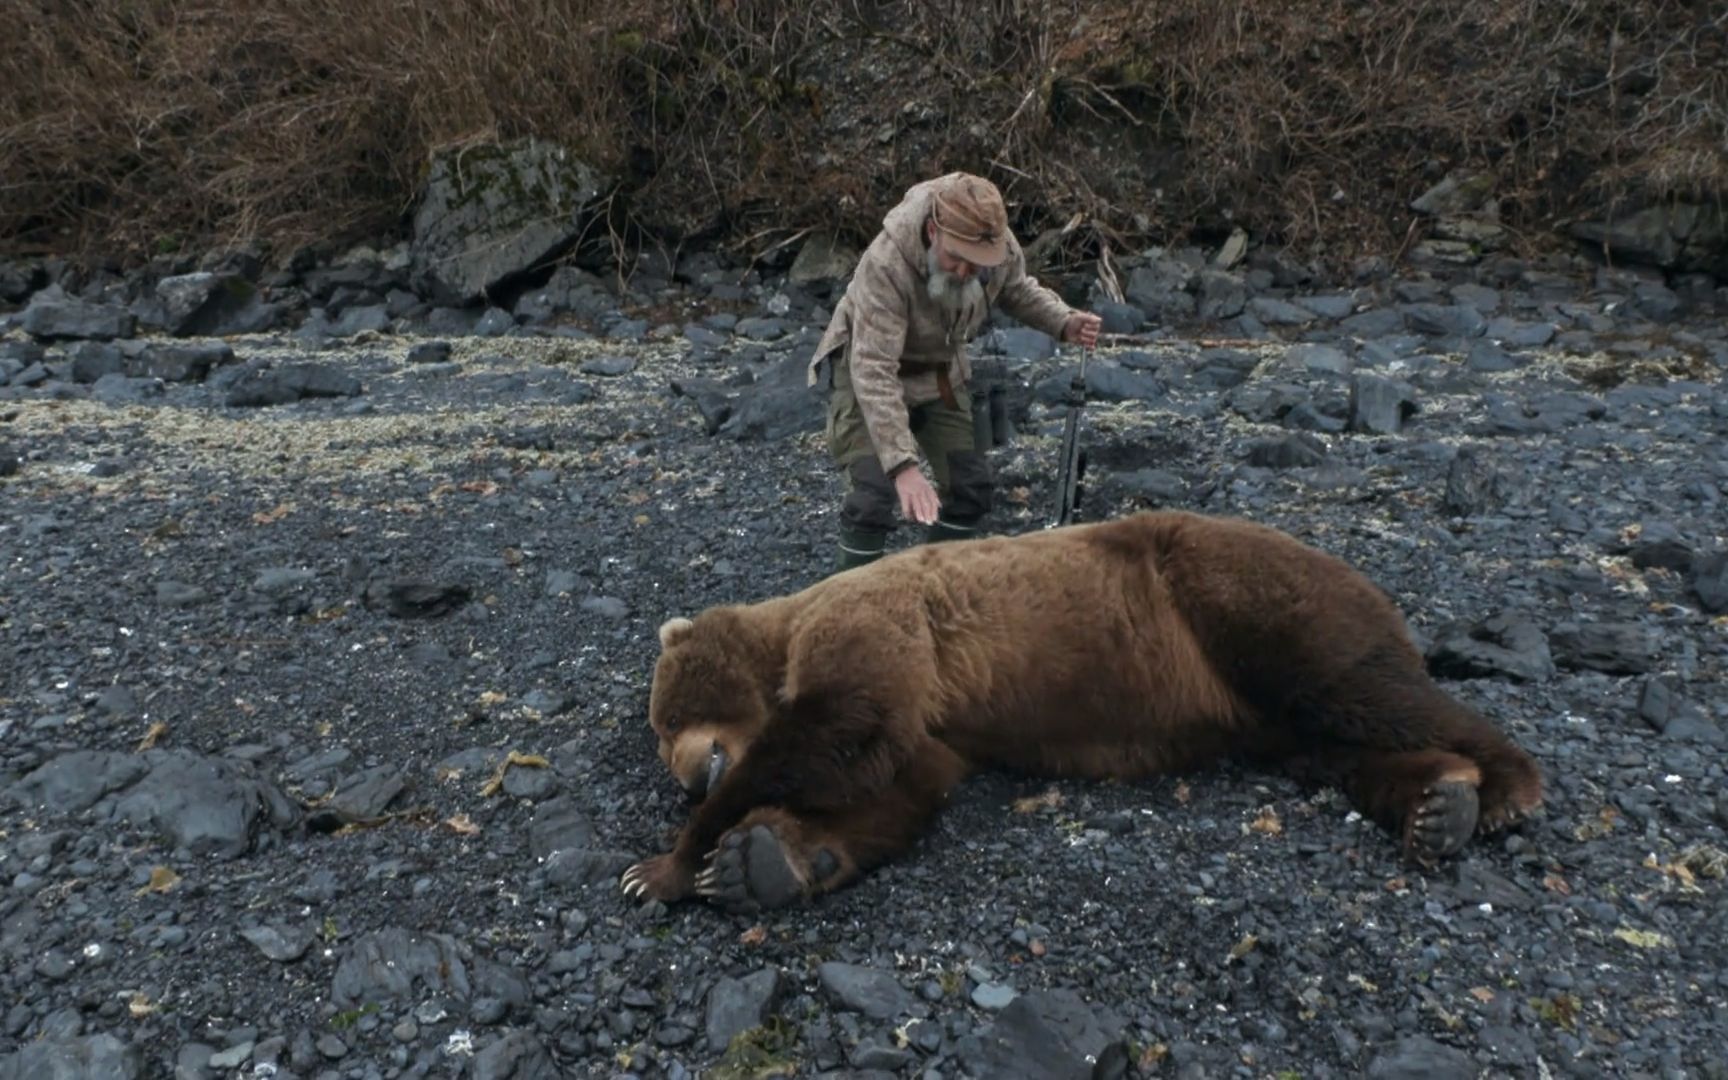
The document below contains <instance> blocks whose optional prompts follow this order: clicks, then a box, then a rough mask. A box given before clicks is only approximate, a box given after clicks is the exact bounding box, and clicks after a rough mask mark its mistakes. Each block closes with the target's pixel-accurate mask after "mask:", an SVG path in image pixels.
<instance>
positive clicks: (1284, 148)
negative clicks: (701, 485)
mask: <svg viewBox="0 0 1728 1080" xmlns="http://www.w3.org/2000/svg"><path fill="white" fill-rule="evenodd" d="M6 21H7V23H8V26H7V33H6V34H5V35H3V36H0V82H3V83H4V84H5V85H6V86H7V87H8V91H7V93H6V94H4V95H0V191H3V192H5V198H4V199H0V252H6V251H10V252H11V253H14V254H17V253H22V254H43V253H62V252H73V251H81V252H87V253H100V254H103V255H105V256H110V257H114V256H118V257H138V256H147V255H151V254H159V253H165V252H171V251H175V250H181V249H185V248H196V247H199V246H203V245H208V244H210V243H213V242H218V241H222V240H231V239H238V238H249V239H258V240H264V241H266V242H268V243H269V244H270V245H271V246H273V247H276V248H277V249H278V250H280V251H283V252H289V251H292V250H294V249H295V248H296V247H298V246H299V245H302V244H306V243H324V244H331V245H340V244H345V243H349V242H352V241H356V240H363V239H364V240H373V241H376V240H378V239H380V238H384V237H388V236H389V235H391V234H393V233H395V232H398V231H399V230H400V229H401V227H402V224H403V220H404V215H405V211H406V210H407V209H408V208H409V207H410V206H411V204H412V202H413V200H414V198H415V196H416V193H417V191H418V185H419V182H420V179H421V177H422V174H423V171H424V168H425V164H426V162H427V160H428V155H429V154H430V153H431V152H432V151H433V150H435V149H437V148H439V147H443V146H449V145H450V144H452V143H462V142H465V141H470V140H489V139H512V138H517V137H522V136H539V137H543V138H549V139H553V140H556V141H558V142H561V143H564V144H566V145H568V146H570V147H572V148H574V149H575V150H576V151H577V152H578V153H580V154H582V155H584V156H585V157H586V158H588V159H590V160H592V161H593V162H595V163H596V164H597V165H598V166H600V167H601V168H603V169H604V170H605V171H606V172H607V173H608V175H610V176H612V177H614V178H616V180H617V182H618V193H619V195H620V196H621V197H620V198H619V199H617V200H616V202H615V205H614V209H615V210H616V211H617V212H616V213H615V214H614V215H613V222H612V223H613V224H614V225H615V226H617V227H619V228H620V230H621V231H622V232H624V233H628V232H629V231H630V230H631V229H632V227H640V228H643V229H646V230H647V231H648V232H649V233H651V234H653V235H655V236H656V237H658V238H660V239H662V240H667V239H670V240H672V241H674V242H682V243H723V244H728V245H732V246H734V247H735V248H736V249H737V250H739V251H741V252H746V253H752V254H754V253H758V252H760V251H763V250H766V249H769V248H771V247H773V245H775V244H776V243H779V242H780V241H785V240H789V239H790V238H793V237H795V236H797V235H799V233H800V231H801V230H805V229H825V228H839V229H841V230H844V231H849V232H852V233H855V234H867V231H868V230H869V229H870V227H871V225H872V224H873V222H874V221H875V220H876V219H877V217H878V215H879V213H880V212H881V210H882V208H883V207H884V206H885V205H887V204H888V203H890V202H891V201H892V199H893V198H894V197H895V196H896V195H897V194H898V193H899V192H900V191H901V190H902V189H903V188H904V187H905V186H906V184H908V183H909V182H911V181H912V180H913V179H915V178H917V177H919V176H921V175H924V174H928V173H930V172H932V171H934V170H937V169H941V168H951V167H964V168H970V169H973V170H977V171H982V172H985V173H987V174H989V175H991V176H992V177H994V178H996V179H997V180H998V181H1000V182H1001V183H1002V184H1003V185H1004V186H1005V187H1006V188H1008V190H1009V193H1010V196H1011V198H1012V199H1013V200H1015V202H1016V204H1017V206H1019V207H1020V208H1021V220H1019V221H1017V222H1016V225H1017V227H1019V228H1020V229H1022V230H1023V231H1027V232H1034V233H1036V232H1041V231H1045V230H1047V229H1050V228H1052V227H1055V226H1059V225H1061V224H1063V223H1064V222H1066V221H1069V220H1070V219H1071V218H1072V217H1073V215H1075V214H1081V215H1084V218H1083V219H1082V225H1081V227H1079V228H1076V229H1075V230H1073V231H1072V232H1071V233H1068V234H1066V235H1065V236H1064V237H1063V242H1062V245H1061V250H1064V251H1071V252H1072V253H1073V254H1075V255H1080V256H1084V255H1086V254H1089V253H1090V252H1091V251H1093V250H1095V248H1096V241H1097V240H1099V239H1109V240H1111V241H1113V242H1115V243H1117V244H1118V245H1134V244H1139V243H1145V242H1170V241H1172V240H1177V239H1180V234H1182V233H1184V232H1192V231H1198V232H1199V233H1200V234H1202V236H1201V238H1205V234H1208V233H1222V232H1227V231H1228V230H1229V229H1230V228H1232V227H1235V226H1242V227H1244V228H1246V229H1248V230H1249V231H1250V232H1251V233H1253V234H1255V235H1256V236H1257V237H1259V238H1263V239H1269V240H1272V241H1274V242H1281V243H1282V242H1288V243H1293V244H1297V245H1299V246H1300V247H1301V249H1302V251H1303V254H1304V256H1305V257H1309V256H1316V255H1318V256H1322V257H1325V258H1328V259H1331V260H1336V261H1338V262H1344V261H1347V260H1348V259H1349V258H1350V257H1353V256H1355V255H1357V254H1360V253H1363V252H1365V251H1377V252H1381V253H1394V252H1398V251H1401V250H1403V249H1405V248H1406V247H1407V246H1408V245H1409V244H1410V243H1411V242H1412V241H1413V240H1415V239H1419V237H1418V236H1417V235H1416V233H1415V231H1419V230H1420V229H1421V228H1423V227H1425V226H1424V225H1423V224H1422V219H1420V218H1419V216H1418V215H1415V214H1413V213H1412V212H1411V211H1410V210H1409V203H1410V201H1411V199H1412V198H1414V197H1416V196H1417V195H1419V194H1420V193H1421V192H1423V191H1424V190H1426V189H1428V188H1429V187H1430V186H1432V185H1433V184H1434V183H1435V182H1436V181H1437V180H1439V179H1440V178H1441V177H1442V176H1443V175H1445V174H1446V173H1447V172H1449V171H1453V170H1458V171H1461V172H1465V173H1471V172H1480V171H1487V172H1489V173H1491V174H1492V175H1493V177H1494V191H1495V195H1496V198H1497V199H1498V204H1497V206H1496V207H1495V209H1496V211H1497V213H1498V216H1499V219H1500V220H1501V222H1503V223H1504V224H1505V225H1506V227H1507V228H1508V229H1509V230H1510V231H1511V233H1512V234H1513V235H1514V236H1515V237H1518V238H1521V239H1524V240H1526V241H1529V240H1533V239H1535V238H1539V237H1542V236H1544V235H1546V234H1547V233H1548V231H1549V229H1550V228H1551V227H1552V225H1553V224H1554V223H1555V222H1556V221H1558V220H1560V219H1563V218H1566V217H1568V216H1571V215H1584V216H1595V217H1600V216H1602V215H1604V214H1606V213H1608V212H1610V211H1615V210H1624V209H1625V208H1627V207H1630V206H1633V205H1636V204H1639V203H1641V202H1644V201H1647V200H1652V199H1660V198H1664V197H1679V198H1684V199H1689V200H1695V201H1699V200H1701V201H1707V200H1710V199H1712V198H1719V197H1720V196H1721V194H1722V193H1724V192H1725V191H1728V152H1725V148H1724V145H1723V142H1722V132H1723V131H1724V130H1725V129H1728V75H1724V74H1723V73H1724V72H1728V45H1725V44H1724V42H1725V40H1728V38H1725V36H1724V32H1723V31H1724V27H1723V24H1722V22H1721V17H1720V15H1719V14H1718V15H1716V16H1715V21H1714V22H1713V21H1712V15H1711V9H1710V6H1709V5H1701V4H1689V3H1677V2H1661V0H1605V2H1598V3H1590V4H1578V3H1570V4H1552V3H1547V4H1541V3H1535V2H1528V3H1525V2H1519V3H1511V4H1508V3H1505V2H1503V0H1460V2H1457V3H1451V4H1435V3H1429V2H1426V0H1397V2H1394V3H1386V4H1362V3H1350V2H1345V0H1298V2H1294V3H1291V2H1286V0H1229V2H1226V3H1215V2H1212V0H1178V2H1175V3H1166V4H1159V5H1137V4H1129V3H1121V2H1114V0H1110V2H1078V0H1070V2H1060V0H982V2H972V3H967V4H960V3H957V2H953V0H919V2H916V3H913V2H896V3H886V2H884V3H873V4H859V3H856V2H852V0H812V2H804V3H797V4H793V3H783V2H770V0H721V2H714V0H660V2H645V0H622V2H620V0H613V2H609V3H600V2H598V0H530V2H527V3H511V4H503V3H500V2H498V0H434V2H430V3H424V4H416V5H412V6H410V7H408V8H404V7H403V6H402V5H400V4H397V3H394V2H390V0H352V2H349V0H343V2H341V3H337V2H336V0H258V2H255V3H248V4H240V3H236V2H233V0H202V2H199V3H193V4H187V3H182V2H177V0H139V2H136V3H129V4H125V5H112V4H97V3H91V2H88V0H82V2H76V3H61V2H49V0H30V2H28V3H26V4H24V5H21V6H15V7H14V9H13V12H12V14H10V15H9V17H8V19H7V20H6ZM1413 230H1415V231H1413Z"/></svg>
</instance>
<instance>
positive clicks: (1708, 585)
mask: <svg viewBox="0 0 1728 1080" xmlns="http://www.w3.org/2000/svg"><path fill="white" fill-rule="evenodd" d="M1691 578H1692V591H1693V592H1694V593H1696V594H1697V595H1698V602H1699V603H1700V604H1701V605H1702V606H1703V608H1704V610H1705V611H1708V612H1709V613H1710V614H1712V615H1722V614H1728V552H1714V553H1703V552H1701V553H1699V554H1698V555H1696V556H1695V557H1694V558H1693V560H1692V566H1691Z"/></svg>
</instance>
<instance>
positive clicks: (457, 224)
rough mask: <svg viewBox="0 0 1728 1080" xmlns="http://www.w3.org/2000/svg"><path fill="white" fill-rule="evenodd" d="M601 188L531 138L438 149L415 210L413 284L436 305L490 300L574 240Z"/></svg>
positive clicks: (578, 166) (558, 150)
mask: <svg viewBox="0 0 1728 1080" xmlns="http://www.w3.org/2000/svg"><path fill="white" fill-rule="evenodd" d="M607 187H608V184H607V182H606V181H605V180H604V179H603V178H602V177H601V175H600V174H599V173H597V172H596V171H595V170H594V169H593V168H591V167H589V166H588V165H587V164H586V163H584V162H582V161H580V160H578V159H577V158H576V157H575V156H574V155H573V154H571V153H570V152H569V151H567V150H565V149H564V148H563V147H560V146H556V145H553V144H550V143H545V142H541V141H538V140H534V139H529V140H525V141H523V142H519V143H512V144H509V145H492V144H485V145H480V146H466V147H460V148H456V149H452V150H447V151H444V152H442V153H440V154H438V155H437V156H435V157H434V158H433V161H432V164H431V168H430V171H429V172H428V174H427V178H426V186H425V188H424V190H423V191H422V193H421V198H420V205H419V207H418V208H417V209H416V210H415V212H414V227H413V241H412V252H413V273H414V280H415V285H416V287H417V288H418V289H419V291H420V292H421V293H422V294H423V295H426V296H428V297H430V298H431V299H432V300H433V301H434V302H436V303H440V304H448V305H453V306H461V305H465V304H470V303H477V302H480V301H482V300H487V301H495V300H496V299H497V297H496V295H495V294H496V293H497V292H498V291H499V290H500V289H502V288H505V287H507V286H509V285H510V284H511V283H512V281H514V280H515V279H518V278H519V277H521V276H522V275H523V274H525V273H527V272H529V271H531V270H533V269H535V268H536V267H539V266H544V265H546V264H548V263H549V262H550V261H552V260H553V259H556V258H557V257H558V256H560V255H562V254H563V253H564V252H566V251H568V250H569V249H570V248H571V247H573V246H574V245H575V243H576V241H577V240H578V239H579V238H580V237H581V235H582V232H583V230H584V229H585V228H586V227H587V225H588V224H589V221H590V219H591V217H592V211H593V208H594V205H595V203H596V201H597V200H598V199H599V198H600V196H601V194H602V193H603V192H604V191H605V190H606V188H607Z"/></svg>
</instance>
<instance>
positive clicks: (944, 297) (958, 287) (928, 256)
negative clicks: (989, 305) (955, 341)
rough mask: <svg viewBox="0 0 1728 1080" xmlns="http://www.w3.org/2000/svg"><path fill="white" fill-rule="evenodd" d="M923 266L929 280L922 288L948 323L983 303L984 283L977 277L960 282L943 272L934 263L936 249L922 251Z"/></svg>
mask: <svg viewBox="0 0 1728 1080" xmlns="http://www.w3.org/2000/svg"><path fill="white" fill-rule="evenodd" d="M924 265H925V269H926V270H928V271H929V274H930V278H929V281H928V282H927V283H926V284H925V286H924V288H925V291H927V292H928V293H929V294H930V299H932V300H934V301H936V304H937V306H938V307H940V308H941V309H942V314H943V315H944V316H945V317H946V318H947V320H948V321H949V322H953V321H954V320H955V318H957V317H958V316H959V315H960V314H961V313H962V312H965V311H969V310H971V309H972V308H973V306H974V305H976V304H982V303H983V302H984V283H983V282H981V281H979V280H978V279H977V277H970V278H967V279H966V280H965V281H961V280H960V279H959V278H957V277H955V276H954V275H953V274H949V273H945V272H943V270H942V268H941V267H940V266H939V265H938V264H937V262H936V249H935V248H934V247H929V248H925V249H924Z"/></svg>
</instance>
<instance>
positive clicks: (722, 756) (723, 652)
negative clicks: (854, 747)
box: [648, 609, 779, 800]
mask: <svg viewBox="0 0 1728 1080" xmlns="http://www.w3.org/2000/svg"><path fill="white" fill-rule="evenodd" d="M756 644H757V643H756V642H754V641H753V639H752V638H751V636H750V635H749V634H748V633H746V632H745V628H744V627H743V625H742V624H741V620H739V619H738V617H737V616H736V615H735V614H734V613H732V612H730V611H727V610H725V609H710V610H708V611H704V612H702V613H701V614H700V615H698V616H697V617H696V618H695V619H694V620H692V619H686V618H674V619H668V620H667V621H666V622H665V623H663V624H662V625H661V627H660V658H659V660H658V661H656V662H655V665H654V684H653V687H652V688H651V689H650V691H649V695H648V724H649V726H650V727H652V728H653V729H654V735H655V737H656V738H658V739H659V743H660V746H659V752H660V760H661V761H663V762H665V763H666V768H667V769H669V770H671V772H672V776H673V778H674V779H676V780H677V781H678V784H679V786H680V787H682V788H683V789H684V792H685V794H687V795H688V796H689V797H690V798H691V799H692V800H700V799H701V798H702V797H703V796H705V795H706V794H707V793H708V792H709V791H711V790H713V789H714V787H715V786H716V785H718V784H719V782H720V777H721V776H723V775H725V773H726V770H728V769H731V768H735V767H736V766H737V764H738V762H740V761H742V760H743V758H744V755H745V753H747V752H748V751H749V748H750V744H751V743H753V742H755V740H756V738H757V736H759V735H760V734H761V733H762V729H763V728H765V727H767V725H768V719H769V717H770V716H771V715H772V712H773V709H774V702H775V698H776V694H777V692H778V683H779V678H778V673H777V672H776V671H775V670H774V668H773V665H772V664H771V663H770V662H769V661H768V660H767V658H766V657H765V655H764V654H763V653H762V651H761V650H760V649H759V648H756V647H755V645H756Z"/></svg>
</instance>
